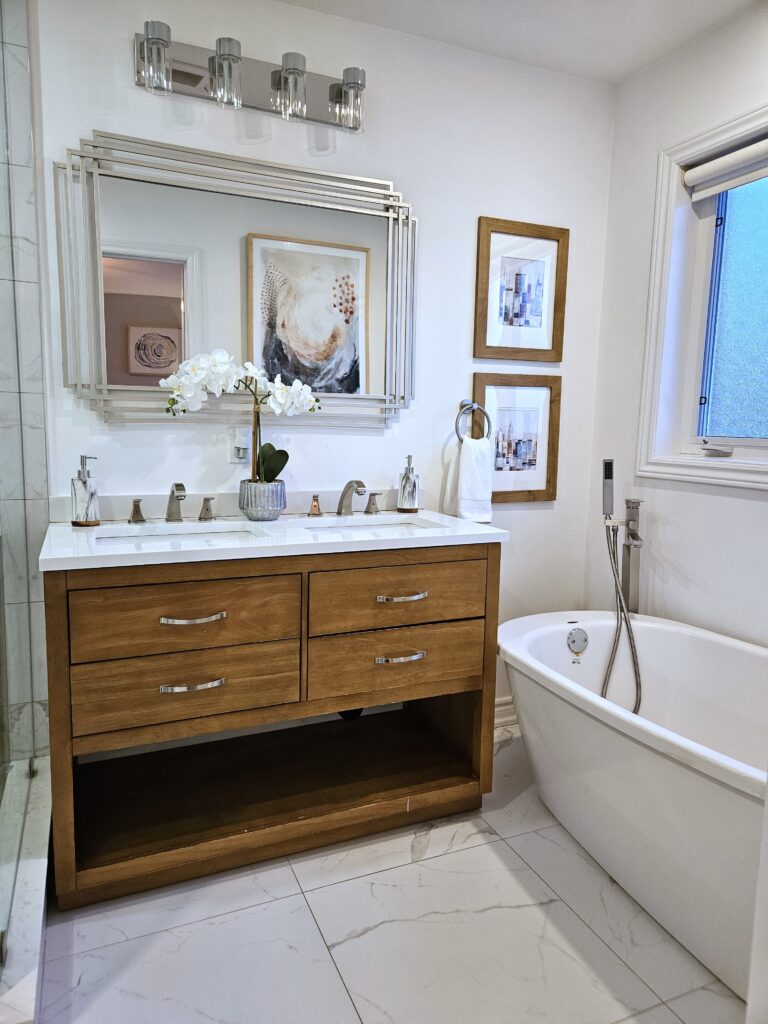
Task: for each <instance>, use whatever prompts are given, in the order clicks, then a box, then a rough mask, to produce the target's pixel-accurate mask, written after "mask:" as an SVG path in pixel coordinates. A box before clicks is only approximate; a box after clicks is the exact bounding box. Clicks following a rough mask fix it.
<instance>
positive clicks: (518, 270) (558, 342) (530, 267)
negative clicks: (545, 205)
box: [474, 217, 570, 363]
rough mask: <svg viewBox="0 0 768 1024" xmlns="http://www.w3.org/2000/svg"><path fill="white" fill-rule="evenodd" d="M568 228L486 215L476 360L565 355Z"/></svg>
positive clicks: (480, 233) (480, 234) (480, 247)
mask: <svg viewBox="0 0 768 1024" xmlns="http://www.w3.org/2000/svg"><path fill="white" fill-rule="evenodd" d="M569 235H570V232H569V230H568V228H553V227H546V226H545V225H542V224H525V223H523V222H522V221H514V220H499V219H497V218H494V217H480V218H479V219H478V230H477V280H476V291H475V344H474V355H475V358H476V359H524V360H526V361H528V360H538V361H541V362H551V363H558V362H560V361H561V360H562V358H563V330H564V326H565V291H566V283H567V274H568V240H569Z"/></svg>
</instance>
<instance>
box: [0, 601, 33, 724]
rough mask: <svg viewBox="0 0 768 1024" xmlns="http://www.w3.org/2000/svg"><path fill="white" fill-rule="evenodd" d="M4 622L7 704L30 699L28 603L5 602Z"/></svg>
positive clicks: (30, 668) (30, 669)
mask: <svg viewBox="0 0 768 1024" xmlns="http://www.w3.org/2000/svg"><path fill="white" fill-rule="evenodd" d="M3 612H4V624H5V667H6V674H7V679H8V693H7V695H6V701H7V703H8V704H23V703H25V702H26V701H30V700H32V665H31V661H30V651H29V605H28V604H26V602H24V603H21V604H7V605H5V606H4V608H3Z"/></svg>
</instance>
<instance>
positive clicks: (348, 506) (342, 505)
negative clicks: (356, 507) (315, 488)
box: [336, 480, 366, 516]
mask: <svg viewBox="0 0 768 1024" xmlns="http://www.w3.org/2000/svg"><path fill="white" fill-rule="evenodd" d="M365 492H366V488H365V484H364V483H363V481H362V480H350V481H349V482H348V483H346V484H345V485H344V490H343V491H342V492H341V497H340V498H339V507H338V508H337V509H336V515H337V516H351V515H352V495H353V494H358V495H360V496H362V495H363V494H365Z"/></svg>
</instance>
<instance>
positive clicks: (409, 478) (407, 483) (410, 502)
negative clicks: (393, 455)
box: [397, 455, 419, 512]
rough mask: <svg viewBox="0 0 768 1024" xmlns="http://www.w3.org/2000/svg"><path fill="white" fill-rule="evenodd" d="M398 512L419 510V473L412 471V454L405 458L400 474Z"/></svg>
mask: <svg viewBox="0 0 768 1024" xmlns="http://www.w3.org/2000/svg"><path fill="white" fill-rule="evenodd" d="M397 511H398V512H418V511H419V474H418V473H414V471H413V456H412V455H409V456H408V457H407V459H406V460H405V469H404V470H403V472H402V473H401V474H400V486H399V488H398V491H397Z"/></svg>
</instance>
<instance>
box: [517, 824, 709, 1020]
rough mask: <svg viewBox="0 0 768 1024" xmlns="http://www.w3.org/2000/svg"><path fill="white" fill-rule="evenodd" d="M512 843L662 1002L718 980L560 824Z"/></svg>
mask: <svg viewBox="0 0 768 1024" xmlns="http://www.w3.org/2000/svg"><path fill="white" fill-rule="evenodd" d="M508 842H509V845H510V846H511V847H512V849H513V850H514V851H515V852H516V853H518V854H519V855H520V856H521V857H522V858H523V860H524V861H525V862H526V864H529V865H530V866H531V867H532V868H533V870H534V871H535V872H536V873H537V874H538V875H541V877H542V878H543V879H544V881H545V882H546V883H547V885H549V886H551V888H552V889H554V891H555V892H556V893H557V895H558V896H559V897H560V898H561V899H563V900H564V901H565V902H566V903H567V904H568V906H569V907H570V908H571V909H572V910H574V911H575V912H576V913H577V914H578V915H579V917H580V918H581V919H582V921H584V922H585V923H586V924H588V925H589V927H590V928H591V929H592V930H593V931H594V932H596V933H597V934H598V935H599V936H600V938H601V939H602V940H603V942H605V943H606V945H607V946H610V948H611V949H612V950H613V952H614V953H616V955H617V956H619V957H621V959H622V960H623V961H624V963H625V964H627V965H628V966H629V967H631V968H632V970H633V971H634V972H635V973H636V974H637V975H638V976H639V977H640V978H642V980H643V981H644V982H645V983H646V984H647V985H648V986H649V987H650V988H652V989H653V991H654V992H655V993H656V994H657V995H658V997H659V998H660V999H663V1000H665V1001H666V1000H668V999H671V998H673V997H674V996H679V995H683V994H684V993H685V992H690V991H691V990H692V989H694V988H698V987H699V986H701V985H706V984H708V983H709V982H710V981H712V980H713V977H712V975H711V974H710V972H709V971H708V970H707V969H706V967H704V966H703V964H701V963H699V961H698V960H696V959H695V958H694V957H693V956H691V954H690V953H689V952H688V951H687V950H686V949H684V948H683V947H682V946H681V945H680V944H679V943H678V942H677V941H676V940H675V939H673V938H672V936H671V935H670V934H669V932H667V931H665V930H664V929H663V928H662V927H661V925H660V924H657V922H656V921H654V919H653V918H652V917H650V916H649V915H648V914H646V912H645V911H644V910H643V909H642V907H640V906H639V905H638V904H637V903H635V901H634V900H633V899H632V898H631V897H630V896H628V895H627V893H625V892H624V890H623V889H622V888H621V887H620V886H619V885H617V884H616V882H614V881H613V879H612V878H611V877H610V876H609V875H608V874H606V872H605V871H603V869H602V868H601V867H600V865H599V864H597V863H596V862H595V861H594V860H593V859H592V858H591V857H590V855H589V854H588V853H587V851H586V850H585V849H583V848H582V847H581V846H579V844H578V843H577V842H576V840H575V839H574V838H573V837H572V836H571V835H570V834H569V833H568V832H566V830H565V829H564V828H563V827H562V826H561V825H555V826H553V827H552V828H547V829H544V830H543V831H541V832H531V833H528V834H527V835H524V836H517V837H516V838H513V839H510V840H508Z"/></svg>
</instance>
